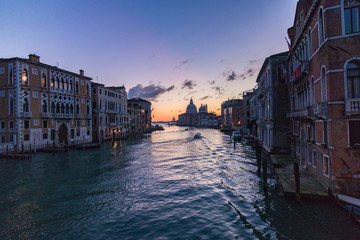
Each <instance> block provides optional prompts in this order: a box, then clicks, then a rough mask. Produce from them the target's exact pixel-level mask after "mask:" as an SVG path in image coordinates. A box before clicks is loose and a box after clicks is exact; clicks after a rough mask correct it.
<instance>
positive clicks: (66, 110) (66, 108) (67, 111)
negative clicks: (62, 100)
mask: <svg viewBox="0 0 360 240" xmlns="http://www.w3.org/2000/svg"><path fill="white" fill-rule="evenodd" d="M65 113H66V114H69V104H66V105H65Z"/></svg>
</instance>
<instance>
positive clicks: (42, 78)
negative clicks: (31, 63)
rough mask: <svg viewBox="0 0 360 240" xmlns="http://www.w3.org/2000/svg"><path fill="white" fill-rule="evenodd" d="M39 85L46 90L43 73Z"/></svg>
mask: <svg viewBox="0 0 360 240" xmlns="http://www.w3.org/2000/svg"><path fill="white" fill-rule="evenodd" d="M41 85H42V87H43V88H46V76H45V73H43V74H42V76H41Z"/></svg>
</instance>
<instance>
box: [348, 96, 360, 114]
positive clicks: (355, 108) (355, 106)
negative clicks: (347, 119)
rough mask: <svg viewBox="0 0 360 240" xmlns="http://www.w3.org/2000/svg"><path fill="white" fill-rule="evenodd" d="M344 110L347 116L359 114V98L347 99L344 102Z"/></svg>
mask: <svg viewBox="0 0 360 240" xmlns="http://www.w3.org/2000/svg"><path fill="white" fill-rule="evenodd" d="M345 110H346V113H347V114H354V113H356V114H359V113H360V98H354V99H347V100H346V101H345Z"/></svg>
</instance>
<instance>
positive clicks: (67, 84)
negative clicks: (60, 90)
mask: <svg viewBox="0 0 360 240" xmlns="http://www.w3.org/2000/svg"><path fill="white" fill-rule="evenodd" d="M65 89H66V90H69V81H68V80H65Z"/></svg>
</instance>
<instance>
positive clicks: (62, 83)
mask: <svg viewBox="0 0 360 240" xmlns="http://www.w3.org/2000/svg"><path fill="white" fill-rule="evenodd" d="M60 88H61V89H65V88H64V79H61V87H60Z"/></svg>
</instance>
